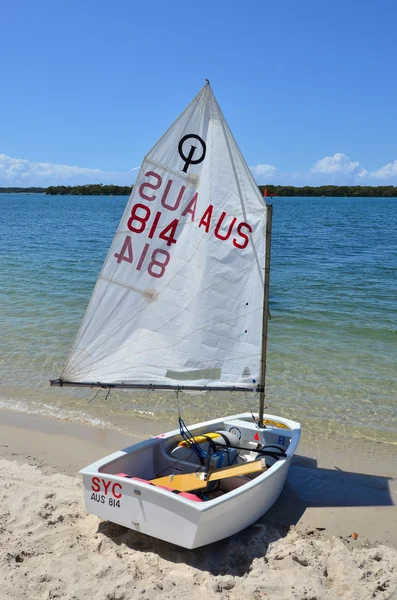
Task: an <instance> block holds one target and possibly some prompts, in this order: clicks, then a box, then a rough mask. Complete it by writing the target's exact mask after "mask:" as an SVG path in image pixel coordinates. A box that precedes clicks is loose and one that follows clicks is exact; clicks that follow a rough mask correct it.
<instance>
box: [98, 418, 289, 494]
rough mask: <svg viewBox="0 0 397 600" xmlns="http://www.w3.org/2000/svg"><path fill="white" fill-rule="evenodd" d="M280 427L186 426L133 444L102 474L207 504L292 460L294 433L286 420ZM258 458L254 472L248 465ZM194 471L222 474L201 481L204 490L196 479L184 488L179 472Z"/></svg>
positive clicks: (240, 423) (103, 468)
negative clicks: (180, 485) (289, 456)
mask: <svg viewBox="0 0 397 600" xmlns="http://www.w3.org/2000/svg"><path fill="white" fill-rule="evenodd" d="M276 425H279V426H278V427H277V426H267V427H265V428H263V429H262V428H261V429H260V430H259V429H258V428H257V427H253V426H252V424H251V423H247V422H245V421H240V420H236V421H228V422H222V421H220V422H219V423H216V424H215V427H214V424H212V425H211V426H208V425H207V426H206V427H201V428H194V433H191V432H190V431H189V430H188V429H187V428H186V430H185V431H183V429H182V428H181V433H179V434H176V435H174V436H171V437H164V438H162V437H161V436H159V437H158V438H154V439H153V440H148V442H143V443H141V444H137V445H135V446H131V447H130V448H128V449H127V450H126V453H125V454H123V455H122V456H119V457H118V458H116V459H114V460H111V461H109V462H108V463H106V464H104V465H102V466H101V467H100V468H99V472H100V473H104V474H109V475H118V476H121V477H125V478H128V479H131V480H133V481H141V482H145V483H148V484H152V485H157V486H161V487H162V488H164V489H167V490H169V491H171V492H174V493H180V494H181V495H182V496H184V497H185V498H188V499H190V500H193V501H199V502H201V501H204V502H205V501H208V500H212V499H214V498H217V497H219V496H221V495H223V494H226V493H228V492H230V491H232V490H234V489H236V488H238V487H240V486H242V485H244V484H246V483H248V482H249V481H251V480H252V479H253V478H255V477H258V475H260V474H261V473H263V471H264V470H269V469H271V467H272V466H273V465H274V464H275V463H276V462H277V461H279V460H282V459H284V458H286V456H287V455H286V452H287V449H288V446H289V444H290V442H291V437H292V431H291V430H289V429H288V428H287V427H286V426H285V425H283V424H280V423H277V424H276ZM255 461H256V464H255V465H252V470H251V472H249V471H250V469H251V467H247V465H248V463H254V462H255ZM258 461H260V464H258ZM189 473H190V474H192V473H196V474H197V473H206V474H208V473H209V474H211V476H213V474H214V473H216V475H215V478H216V480H214V481H208V483H207V484H206V485H203V484H200V489H197V487H196V488H195V487H194V486H195V484H194V483H192V484H191V487H190V489H189V486H187V487H188V489H184V490H183V492H178V486H177V481H178V476H179V475H185V474H189ZM217 477H219V479H217ZM180 479H181V478H179V480H180ZM182 479H183V478H182ZM196 481H197V480H196ZM196 485H197V484H196ZM185 487H186V486H185Z"/></svg>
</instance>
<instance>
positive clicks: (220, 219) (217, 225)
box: [215, 211, 237, 240]
mask: <svg viewBox="0 0 397 600" xmlns="http://www.w3.org/2000/svg"><path fill="white" fill-rule="evenodd" d="M225 217H226V213H225V211H223V213H222V214H221V216H220V217H219V220H218V223H217V224H216V227H215V237H217V238H218V240H228V239H229V237H230V234H231V233H232V229H233V227H234V224H235V222H236V221H237V219H236V217H233V219H232V222H231V223H230V225H229V229H228V230H227V233H226V235H220V233H219V230H220V228H221V227H222V223H223V220H224V218H225Z"/></svg>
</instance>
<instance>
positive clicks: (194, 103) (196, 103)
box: [62, 86, 208, 373]
mask: <svg viewBox="0 0 397 600" xmlns="http://www.w3.org/2000/svg"><path fill="white" fill-rule="evenodd" d="M204 87H205V90H204V93H205V95H206V94H207V93H208V86H204ZM202 92H203V89H202V90H200V92H199V93H198V94H197V95H196V97H195V98H194V99H193V100H192V102H191V103H190V104H189V106H188V107H187V108H186V109H185V110H184V111H183V112H182V114H181V115H179V116H178V117H177V119H176V120H175V121H174V122H173V123H172V124H171V125H170V127H169V128H168V129H167V131H166V132H165V133H164V134H163V136H162V137H161V138H160V139H159V140H158V142H157V143H156V144H155V145H154V146H153V148H152V149H151V150H149V152H148V153H147V155H146V156H148V155H149V154H150V153H151V152H154V150H155V148H156V146H157V145H158V144H160V142H161V140H162V139H163V138H164V137H165V136H166V135H167V133H168V132H169V131H170V130H171V129H172V127H173V126H174V124H175V123H176V122H177V121H178V120H179V119H181V120H182V117H183V116H184V115H185V113H187V112H188V110H189V108H191V114H190V115H189V116H188V118H187V120H186V123H185V125H184V128H183V130H182V133H185V131H186V130H187V127H188V125H189V123H190V121H191V119H192V116H193V114H194V112H195V110H196V108H197V107H198V108H199V109H200V106H199V101H200V99H201V94H202ZM201 113H202V114H201V117H200V121H199V128H200V126H201V121H202V118H203V114H204V111H203V109H202V108H201ZM146 156H145V158H144V160H145V159H146ZM172 158H173V155H172V154H171V156H170V158H169V161H168V163H167V165H166V166H165V171H166V170H167V168H168V165H169V164H170V162H171V160H172ZM149 160H150V159H149ZM142 170H143V167H142ZM139 175H140V172H139V174H138V178H137V179H139ZM135 187H136V186H134V188H135ZM134 188H133V190H132V191H131V194H130V197H129V200H128V202H127V205H126V208H125V210H124V214H123V217H122V220H123V219H124V217H125V216H126V213H127V214H128V211H127V208H128V207H129V205H130V201H131V199H132V195H133V193H134ZM117 234H118V230H117V231H116V234H115V236H114V238H113V241H112V244H111V247H110V248H109V251H108V254H107V257H106V259H105V262H104V263H103V265H102V269H101V272H100V274H99V277H98V281H97V284H96V286H95V289H94V292H93V295H92V297H91V300H90V303H89V305H88V307H87V311H86V313H85V316H87V315H88V314H89V313H88V308H89V307H90V305H91V301H92V300H93V297H94V294H95V291H96V288H97V287H98V283H99V279H100V278H101V274H102V272H103V270H104V267H105V264H107V262H108V260H107V259H108V257H109V254H110V251H111V248H112V246H113V242H114V240H115V238H116V236H117ZM116 270H117V267H116V265H115V269H114V272H113V275H114V274H115V272H116ZM113 275H112V277H113ZM142 275H143V274H142ZM140 276H141V274H140V275H139V277H138V278H137V281H138V280H139V278H140ZM137 281H136V282H135V283H137ZM108 285H109V284H108ZM105 292H106V290H105V291H104V293H103V294H102V297H101V298H100V300H99V302H98V304H97V308H96V311H97V310H98V309H99V306H100V305H101V303H102V300H103V298H104V296H105ZM127 293H128V292H126V293H125V294H124V296H123V297H122V298H120V300H119V302H118V303H117V304H116V306H115V307H114V309H116V308H117V307H118V305H120V304H121V303H122V301H124V298H125V296H126V294H127ZM96 311H94V312H93V314H92V315H91V317H90V318H89V319H87V322H86V323H85V322H84V321H85V318H83V320H82V322H81V325H80V329H79V331H78V334H77V337H76V339H77V338H79V339H81V338H82V337H83V335H84V334H85V331H86V330H87V328H88V327H89V325H90V324H91V321H92V320H93V318H94V316H95V314H96ZM112 312H113V311H112ZM108 318H110V317H108ZM98 331H99V327H98V329H97V331H96V332H94V333H93V335H92V337H91V339H90V340H89V341H88V342H87V343H90V342H91V341H92V339H93V337H95V336H96V333H97V332H98ZM72 351H73V348H72V350H71V352H70V354H69V357H71V353H72ZM68 362H69V359H68V361H67V363H66V364H68ZM65 368H66V365H65ZM64 370H65V369H64ZM63 372H64V371H63ZM63 372H62V373H63Z"/></svg>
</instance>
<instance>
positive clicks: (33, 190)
mask: <svg viewBox="0 0 397 600" xmlns="http://www.w3.org/2000/svg"><path fill="white" fill-rule="evenodd" d="M46 191H47V188H43V187H29V188H22V187H0V194H18V193H19V194H20V193H25V194H45V193H46Z"/></svg>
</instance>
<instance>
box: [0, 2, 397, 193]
mask: <svg viewBox="0 0 397 600" xmlns="http://www.w3.org/2000/svg"><path fill="white" fill-rule="evenodd" d="M396 22H397V3H396V2H395V0H382V1H381V2H374V1H373V0H344V1H341V0H334V1H333V2H329V1H328V2H325V1H322V0H316V1H314V0H310V1H309V0H300V1H299V2H298V1H297V0H272V2H269V1H268V0H249V1H247V2H242V1H241V0H240V1H236V0H228V1H225V0H212V1H209V0H201V1H200V2H189V1H187V0H184V1H180V0H169V1H168V2H164V0H163V1H160V0H152V1H151V2H150V3H144V2H134V1H133V0H117V2H112V3H111V2H109V1H108V0H106V1H104V0H95V1H93V0H84V2H81V0H79V1H76V0H68V1H67V2H54V0H51V1H47V0H36V2H30V1H28V0H15V1H14V2H13V3H11V2H10V1H8V2H7V1H6V2H4V3H3V4H2V11H1V19H0V51H1V56H2V57H3V60H2V61H1V66H0V75H1V78H0V82H1V93H0V186H7V185H50V184H74V183H88V182H103V183H107V182H109V183H110V182H111V183H120V184H128V183H132V182H133V180H134V178H135V176H136V173H137V172H136V171H131V170H130V169H131V168H133V167H135V166H138V165H140V163H141V160H142V157H143V156H144V155H145V154H146V152H147V151H148V150H149V149H150V148H151V147H152V146H153V144H154V143H155V142H156V141H157V139H158V138H159V137H160V135H161V134H162V133H163V132H164V131H165V129H167V127H168V126H169V125H170V124H171V122H172V121H173V120H174V119H175V118H176V117H177V116H178V115H179V113H180V112H181V111H182V110H183V108H184V107H185V106H186V105H187V104H188V103H189V102H190V100H191V99H192V97H193V96H194V95H195V94H196V93H197V92H198V91H199V89H200V88H201V87H202V85H203V84H204V82H205V78H208V79H209V80H210V81H211V85H212V88H213V91H214V93H215V95H216V97H217V99H218V102H219V104H220V105H221V108H222V110H223V112H224V115H225V117H226V120H227V121H228V124H229V126H230V127H231V129H232V131H233V133H234V136H235V137H236V139H237V141H238V143H239V145H240V148H241V150H242V152H243V154H244V156H245V158H246V160H247V162H248V164H249V165H250V166H251V167H252V171H253V173H254V175H255V177H256V179H257V181H258V183H283V184H291V185H305V184H307V185H317V184H323V183H334V184H338V183H339V184H343V183H351V184H362V185H384V184H394V185H396V184H397V144H396V139H397V119H396V106H397V103H396V100H397V98H396V96H397V78H396V62H397V61H396V58H397V56H396V54H397V52H396V50H397V41H396V39H397V36H396V34H395V24H396Z"/></svg>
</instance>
